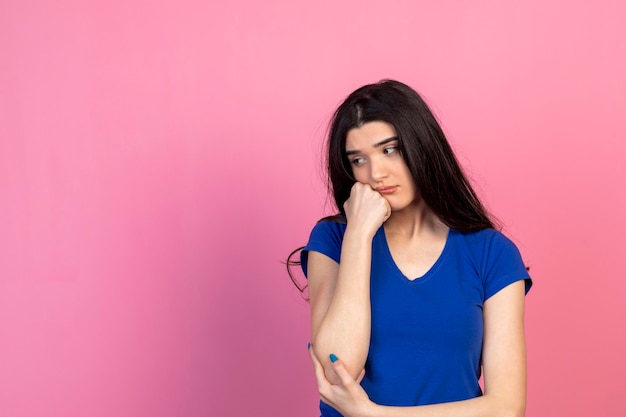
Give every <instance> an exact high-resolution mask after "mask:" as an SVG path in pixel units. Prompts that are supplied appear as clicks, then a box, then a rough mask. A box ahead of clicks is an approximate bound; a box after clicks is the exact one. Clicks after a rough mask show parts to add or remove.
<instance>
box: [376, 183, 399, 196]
mask: <svg viewBox="0 0 626 417" xmlns="http://www.w3.org/2000/svg"><path fill="white" fill-rule="evenodd" d="M374 189H375V190H376V191H378V192H379V193H381V194H393V193H395V192H396V190H397V189H398V187H397V186H396V185H391V186H383V187H376V188H374Z"/></svg>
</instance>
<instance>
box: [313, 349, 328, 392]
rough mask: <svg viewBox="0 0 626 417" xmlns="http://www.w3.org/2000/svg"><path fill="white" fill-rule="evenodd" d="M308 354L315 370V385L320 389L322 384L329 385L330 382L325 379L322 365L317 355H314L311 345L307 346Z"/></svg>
mask: <svg viewBox="0 0 626 417" xmlns="http://www.w3.org/2000/svg"><path fill="white" fill-rule="evenodd" d="M309 356H310V357H311V362H313V371H314V372H315V379H316V380H317V386H318V388H320V389H321V387H323V386H327V385H330V382H328V380H327V379H326V374H325V373H324V367H323V366H322V364H321V363H320V361H319V359H317V356H315V352H313V346H310V347H309Z"/></svg>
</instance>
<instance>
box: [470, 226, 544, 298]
mask: <svg viewBox="0 0 626 417" xmlns="http://www.w3.org/2000/svg"><path fill="white" fill-rule="evenodd" d="M459 241H460V242H461V244H460V245H459V246H460V247H461V251H464V252H465V253H466V254H467V256H469V257H470V258H471V259H472V263H473V264H474V266H475V268H476V270H477V271H478V272H479V275H480V276H481V277H482V281H483V284H484V285H485V286H486V287H487V291H486V298H488V297H489V296H491V295H493V294H494V293H495V292H497V290H499V289H501V288H502V287H503V286H504V285H505V284H509V283H511V282H514V281H516V280H520V279H524V280H526V291H527V292H528V290H530V287H531V285H532V281H531V280H530V276H529V275H528V271H527V270H526V266H525V264H524V261H523V259H522V255H521V253H520V251H519V249H518V248H517V246H516V245H515V243H513V241H512V240H511V239H509V238H508V237H507V236H505V235H504V234H503V233H502V232H500V231H498V230H495V229H483V230H480V231H478V232H471V233H459Z"/></svg>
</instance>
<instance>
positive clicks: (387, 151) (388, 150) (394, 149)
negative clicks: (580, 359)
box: [383, 146, 398, 155]
mask: <svg viewBox="0 0 626 417" xmlns="http://www.w3.org/2000/svg"><path fill="white" fill-rule="evenodd" d="M396 152H398V147H397V146H387V147H386V148H385V149H383V153H384V154H385V155H389V154H393V153H396Z"/></svg>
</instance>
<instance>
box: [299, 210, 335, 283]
mask: <svg viewBox="0 0 626 417" xmlns="http://www.w3.org/2000/svg"><path fill="white" fill-rule="evenodd" d="M345 228H346V225H345V224H341V223H337V222H334V221H331V220H323V221H320V222H319V223H317V224H316V225H315V227H313V230H312V231H311V235H310V236H309V242H308V243H307V244H306V246H305V247H304V248H303V249H302V252H300V262H301V266H302V271H303V272H304V275H305V276H307V268H308V260H309V251H315V252H319V253H322V254H324V255H326V256H328V257H329V258H331V259H332V260H334V261H335V262H337V263H339V258H340V257H341V243H342V242H343V235H344V233H345Z"/></svg>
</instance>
